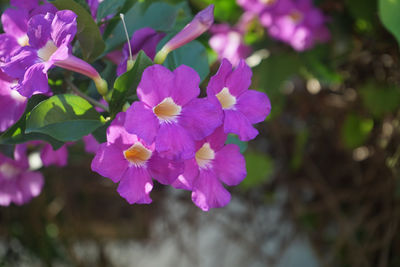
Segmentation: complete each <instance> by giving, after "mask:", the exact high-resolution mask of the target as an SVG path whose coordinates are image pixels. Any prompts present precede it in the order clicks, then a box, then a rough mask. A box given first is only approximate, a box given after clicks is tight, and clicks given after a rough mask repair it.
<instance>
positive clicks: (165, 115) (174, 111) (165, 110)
mask: <svg viewBox="0 0 400 267" xmlns="http://www.w3.org/2000/svg"><path fill="white" fill-rule="evenodd" d="M181 110H182V107H181V106H179V105H177V104H175V102H174V100H173V99H172V98H171V97H167V98H165V99H164V100H163V101H162V102H161V103H160V104H158V105H157V106H155V107H154V108H153V112H154V114H155V115H156V116H157V117H158V119H159V120H160V121H161V122H172V121H174V122H176V118H177V117H178V116H179V114H181Z"/></svg>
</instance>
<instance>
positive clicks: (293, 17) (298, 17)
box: [289, 10, 303, 23]
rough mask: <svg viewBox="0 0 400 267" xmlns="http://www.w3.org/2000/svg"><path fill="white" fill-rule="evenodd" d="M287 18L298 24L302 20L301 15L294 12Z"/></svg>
mask: <svg viewBox="0 0 400 267" xmlns="http://www.w3.org/2000/svg"><path fill="white" fill-rule="evenodd" d="M289 17H290V19H291V20H292V21H293V22H294V23H299V22H300V21H301V20H302V19H303V14H302V13H300V12H299V11H297V10H295V11H292V13H290V14H289Z"/></svg>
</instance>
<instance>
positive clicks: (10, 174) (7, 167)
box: [0, 163, 19, 180]
mask: <svg viewBox="0 0 400 267" xmlns="http://www.w3.org/2000/svg"><path fill="white" fill-rule="evenodd" d="M0 173H1V174H2V175H3V177H4V178H6V179H8V180H11V179H12V178H14V177H15V176H16V175H17V174H19V170H18V169H17V168H15V167H14V166H13V165H11V164H9V163H4V164H2V165H0Z"/></svg>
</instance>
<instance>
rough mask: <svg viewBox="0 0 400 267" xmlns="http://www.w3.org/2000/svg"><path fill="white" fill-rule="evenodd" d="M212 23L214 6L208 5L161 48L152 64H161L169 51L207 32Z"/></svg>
mask: <svg viewBox="0 0 400 267" xmlns="http://www.w3.org/2000/svg"><path fill="white" fill-rule="evenodd" d="M213 23H214V5H209V6H208V7H207V8H205V9H203V10H202V11H200V12H199V13H197V15H196V16H195V17H194V18H193V20H192V21H191V22H190V23H189V24H187V25H186V26H185V28H183V29H182V30H181V31H180V32H179V33H178V34H177V35H175V36H174V37H173V38H172V39H171V40H169V41H168V42H167V43H166V44H165V45H164V46H163V48H162V49H161V50H160V51H159V52H158V53H157V55H156V57H155V59H154V62H155V63H157V64H162V63H163V62H164V60H165V59H166V57H167V55H168V54H169V53H170V52H171V51H173V50H175V49H177V48H179V47H181V46H183V45H185V44H187V43H189V42H190V41H193V40H194V39H196V38H197V37H199V36H200V35H201V34H202V33H204V32H205V31H207V30H208V29H209V28H210V27H211V25H212V24H213Z"/></svg>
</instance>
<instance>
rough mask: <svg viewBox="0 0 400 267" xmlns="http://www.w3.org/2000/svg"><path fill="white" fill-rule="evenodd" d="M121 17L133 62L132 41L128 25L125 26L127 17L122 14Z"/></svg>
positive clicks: (130, 57)
mask: <svg viewBox="0 0 400 267" xmlns="http://www.w3.org/2000/svg"><path fill="white" fill-rule="evenodd" d="M119 16H120V17H121V20H122V24H123V25H124V30H125V36H126V40H127V41H128V48H129V59H130V61H133V56H132V47H131V42H130V40H129V34H128V29H127V28H126V24H125V16H124V14H122V13H121V14H119Z"/></svg>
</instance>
